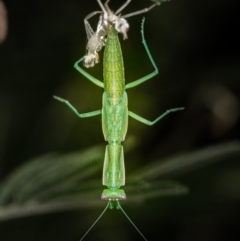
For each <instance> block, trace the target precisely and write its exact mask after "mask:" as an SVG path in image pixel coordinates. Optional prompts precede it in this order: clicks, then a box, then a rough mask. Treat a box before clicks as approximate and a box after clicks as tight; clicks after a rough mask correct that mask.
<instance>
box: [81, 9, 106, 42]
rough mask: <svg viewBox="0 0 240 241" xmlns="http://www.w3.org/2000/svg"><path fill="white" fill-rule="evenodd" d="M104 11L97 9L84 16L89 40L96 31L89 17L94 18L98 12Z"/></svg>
mask: <svg viewBox="0 0 240 241" xmlns="http://www.w3.org/2000/svg"><path fill="white" fill-rule="evenodd" d="M100 13H102V12H101V11H95V12H92V13H89V14H88V15H87V17H86V18H84V25H85V30H86V34H87V39H88V40H89V39H90V38H91V37H92V35H93V34H94V31H93V30H92V27H91V25H90V23H89V22H88V19H90V18H92V17H93V16H95V15H96V14H100Z"/></svg>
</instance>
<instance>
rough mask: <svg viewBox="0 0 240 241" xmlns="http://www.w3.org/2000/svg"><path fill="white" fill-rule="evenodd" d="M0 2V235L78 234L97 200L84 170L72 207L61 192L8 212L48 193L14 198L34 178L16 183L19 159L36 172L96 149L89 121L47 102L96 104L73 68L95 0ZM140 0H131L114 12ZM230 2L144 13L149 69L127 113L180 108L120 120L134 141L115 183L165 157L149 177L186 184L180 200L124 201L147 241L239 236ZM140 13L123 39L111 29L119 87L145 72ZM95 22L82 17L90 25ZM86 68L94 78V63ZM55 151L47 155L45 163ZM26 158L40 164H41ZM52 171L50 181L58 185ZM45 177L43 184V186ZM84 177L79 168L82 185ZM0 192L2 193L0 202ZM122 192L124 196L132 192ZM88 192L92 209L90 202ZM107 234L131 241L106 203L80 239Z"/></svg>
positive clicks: (235, 17)
mask: <svg viewBox="0 0 240 241" xmlns="http://www.w3.org/2000/svg"><path fill="white" fill-rule="evenodd" d="M123 2H124V1H123V0H121V1H120V0H112V1H111V2H110V7H111V9H113V10H116V9H118V7H119V6H120V5H121V4H122V3H123ZM4 3H5V5H6V8H7V11H8V24H9V26H8V36H7V38H6V40H5V41H4V42H3V43H2V44H1V45H0V180H1V184H2V185H1V189H0V192H1V193H0V205H1V206H0V207H1V208H0V240H1V241H2V240H3V241H5V240H6V241H8V240H18V241H21V240H24V241H28V240H29V241H30V240H31V241H32V240H34V241H36V240H45V241H48V240H51V241H54V240H58V241H61V240H62V241H65V240H68V241H70V240H79V239H80V237H81V236H82V235H83V234H84V232H85V231H86V230H87V229H88V227H90V226H91V224H92V223H93V222H94V220H95V219H96V217H97V216H98V215H99V214H100V212H101V210H103V208H104V206H105V204H104V203H103V202H101V201H99V202H98V200H99V198H100V194H101V191H102V188H103V187H102V184H101V171H99V172H98V173H96V176H94V178H95V179H96V183H97V185H98V186H99V188H100V189H99V191H98V195H97V196H96V197H95V196H94V197H90V196H87V197H88V198H85V199H83V198H82V197H81V192H80V195H78V198H76V196H74V198H75V199H74V200H75V201H76V200H79V202H81V205H80V206H76V205H75V206H74V205H71V200H72V199H71V195H70V196H68V194H67V193H68V191H66V193H65V196H64V198H66V199H67V200H68V204H67V205H66V206H61V207H60V208H57V210H54V208H53V209H51V208H50V210H47V211H46V210H43V211H41V209H40V211H38V212H32V213H31V212H30V213H24V212H23V214H22V215H18V212H19V210H25V208H28V207H30V206H31V205H33V204H34V205H35V204H38V205H39V206H40V207H41V204H46V203H48V202H49V200H48V199H40V198H39V199H38V198H37V197H35V198H34V196H31V195H30V196H27V197H26V198H22V199H21V198H18V197H17V196H15V194H16V192H19V193H20V192H21V188H24V187H25V185H29V184H31V185H32V186H31V188H32V190H36V189H35V182H34V178H33V179H28V178H26V180H25V183H22V184H21V185H20V183H19V182H18V183H19V186H18V187H16V186H14V185H15V184H14V183H17V181H15V182H14V181H13V180H14V178H16V177H17V173H18V172H19V170H27V169H21V168H24V167H28V165H32V167H33V166H34V168H36V169H35V171H36V170H39V173H40V169H37V167H36V165H35V164H29V163H31V162H32V163H35V162H33V161H36V158H40V157H43V162H45V163H48V161H49V163H50V162H51V160H50V159H51V156H50V157H49V156H48V155H49V153H58V157H59V158H61V157H62V156H64V155H70V156H71V153H73V154H74V153H79V151H84V150H88V148H90V147H93V146H97V145H99V144H100V145H101V144H104V145H105V144H106V143H105V142H104V140H103V135H102V130H101V118H100V117H93V118H89V119H78V118H77V117H76V116H75V115H74V114H73V113H72V112H71V111H69V109H68V108H66V106H64V105H63V104H61V103H60V102H57V101H56V100H54V99H53V98H52V96H53V95H57V96H61V97H63V98H66V99H68V100H69V101H70V102H71V103H72V104H73V105H74V106H75V107H76V108H77V109H78V110H79V112H81V113H83V112H88V111H93V110H97V109H100V108H101V104H102V99H101V98H102V89H101V88H98V87H97V86H95V85H93V84H92V83H91V82H89V81H88V80H86V78H84V77H83V76H81V75H80V74H79V73H78V72H77V71H76V70H75V69H74V68H73V64H74V63H75V61H76V60H78V59H79V58H80V57H81V56H83V55H84V54H85V46H86V34H85V29H84V24H83V19H84V17H85V16H86V15H87V14H89V13H90V12H92V11H95V10H99V6H98V4H97V2H96V1H95V0H85V1H83V0H69V1H64V0H58V1H46V0H43V1H35V0H31V1H30V0H25V1H16V0H11V1H4ZM150 4H151V3H150V2H149V1H148V0H141V1H139V0H132V2H131V4H130V5H129V6H128V7H127V9H125V10H124V12H123V14H124V13H130V12H133V11H136V10H139V9H142V8H145V7H147V6H149V5H150ZM239 9H240V3H239V1H237V0H225V1H224V0H222V1H217V0H201V1H193V0H181V1H180V0H178V1H177V0H172V1H171V2H167V3H164V4H162V5H161V6H160V7H157V8H155V9H153V10H152V11H151V12H149V13H146V14H144V16H145V17H146V21H145V37H146V40H147V43H148V46H149V48H150V51H151V52H152V55H153V58H154V60H155V61H156V64H157V66H158V68H159V75H158V76H156V77H154V78H153V79H152V80H150V81H148V82H146V83H144V84H142V85H141V86H138V87H136V88H133V89H130V90H129V91H128V96H129V109H130V110H132V111H133V112H135V113H137V114H139V115H141V116H143V117H145V118H147V119H150V120H154V119H155V118H156V117H157V116H158V115H160V114H161V113H163V112H164V111H165V110H167V109H170V108H173V107H181V106H184V107H185V110H184V111H182V112H178V113H174V114H171V115H169V116H168V117H166V118H165V119H164V120H162V121H161V122H159V123H157V124H156V125H155V126H153V127H148V126H145V125H143V124H141V123H139V122H137V121H135V120H133V119H131V118H130V119H129V130H128V134H127V138H126V143H127V141H128V138H129V139H131V138H133V139H134V140H135V141H134V144H131V145H132V146H131V145H130V144H129V145H130V146H131V148H130V147H129V151H128V152H127V153H126V155H125V160H126V180H127V183H126V188H127V185H128V176H129V177H130V178H131V175H132V174H131V173H134V171H135V170H136V169H141V171H140V172H141V173H142V175H143V178H144V175H145V174H146V173H147V168H148V165H152V168H153V170H154V169H157V168H158V167H159V166H160V165H162V163H170V167H171V171H164V169H163V171H162V173H161V171H159V173H158V174H156V178H153V179H154V181H156V180H157V181H161V180H165V179H168V180H174V181H178V182H180V183H182V184H183V185H184V186H186V187H188V188H189V193H188V195H183V196H178V197H176V196H169V197H166V196H164V197H162V196H161V195H157V194H156V195H155V196H154V195H153V196H152V197H151V198H147V196H144V195H145V194H146V193H144V191H142V192H140V193H139V197H138V198H136V199H135V200H133V201H131V202H129V203H128V201H126V202H124V204H123V205H124V209H125V211H126V212H127V213H128V214H129V216H130V217H131V218H132V219H133V221H134V222H135V224H136V225H137V226H138V227H139V229H140V230H141V232H142V233H143V234H144V235H145V236H146V237H147V239H148V240H149V241H150V240H168V241H171V240H175V241H176V240H178V241H181V240H184V241H188V240H189V241H190V240H191V241H192V240H194V241H198V240H204V241H210V240H211V241H212V240H213V241H215V240H219V241H223V240H228V241H229V240H236V239H237V237H239V233H240V232H239V224H240V218H239V215H240V208H239V201H240V188H239V186H240V162H239V161H240V144H239V143H238V140H239V126H240V123H239V104H240V102H239V101H240V98H239V96H240V83H239V81H240V60H239V52H240V51H239V42H240V38H239V35H238V32H239V22H240V21H239ZM142 17H143V16H135V17H132V18H129V19H128V22H129V24H130V30H129V33H128V37H129V38H128V39H127V40H125V41H123V40H122V36H121V35H119V38H120V41H121V45H122V51H123V57H124V63H125V77H126V78H125V79H126V83H129V82H131V81H133V80H136V79H138V78H140V77H142V76H144V75H146V74H148V73H150V72H151V71H152V70H153V68H152V66H151V64H150V61H149V59H148V58H147V55H146V52H145V50H144V48H143V46H142V44H141V35H140V25H141V21H142ZM97 20H98V18H97V17H96V18H94V19H92V21H91V24H92V26H93V29H95V26H96V24H97ZM102 55H103V51H101V52H100V56H101V58H102ZM87 71H88V72H89V73H91V74H92V75H93V76H95V77H97V78H98V79H100V80H102V59H101V62H100V63H99V64H98V65H97V66H96V67H94V68H93V69H89V70H87ZM127 145H128V144H126V146H127ZM103 154H104V149H102V150H101V153H100V154H98V153H97V152H96V155H100V157H101V158H100V159H101V161H102V156H103ZM79 155H81V153H80V154H79ZM94 155H95V154H94ZM58 157H56V156H54V158H55V162H54V167H56V168H57V167H58V163H59V162H58ZM178 157H179V158H178ZM180 157H181V158H180ZM94 158H95V157H94ZM67 159H68V156H67V158H66V160H65V162H64V163H65V164H66V165H67V163H68V160H67ZM187 160H188V161H187ZM36 163H38V164H37V165H40V164H39V163H41V160H40V159H39V160H38V161H36ZM172 163H173V164H172ZM49 165H50V164H49ZM51 165H52V164H51ZM100 166H102V163H100ZM145 167H146V168H145ZM65 168H67V167H65ZM46 169H48V166H47V165H46ZM46 169H45V170H46ZM26 172H27V171H26ZM30 172H31V170H29V169H28V173H30ZM56 172H57V171H56ZM56 172H55V171H54V170H53V172H52V175H51V174H50V176H51V177H52V180H53V183H55V184H56V185H57V179H54V174H56ZM83 173H84V171H83ZM21 175H23V176H24V175H25V174H21ZM26 175H27V174H26ZM34 175H35V174H32V176H34ZM146 175H147V174H146ZM148 175H150V174H148ZM46 176H47V177H49V175H47V174H46ZM44 178H45V177H44V176H43V177H42V179H41V185H42V186H41V188H42V189H45V188H47V184H46V185H45V186H44V182H45V179H44ZM68 178H71V177H70V176H69V177H68ZM146 179H147V178H146ZM15 180H18V179H15ZM19 180H21V179H19ZM91 180H92V177H91V175H90V174H89V176H88V178H87V180H86V182H85V183H86V185H87V184H88V183H90V182H91ZM63 183H64V182H63ZM10 184H11V185H12V186H11V185H10ZM94 185H95V184H94ZM13 186H14V187H13ZM52 187H53V190H54V185H53V186H52ZM7 188H9V189H8V190H10V189H11V188H12V189H11V190H10V191H9V193H10V194H8V195H7V194H4V195H5V196H4V198H3V193H4V192H5V193H6V190H7ZM71 188H72V187H71ZM71 188H70V189H71ZM89 188H90V189H91V187H90V186H89ZM156 193H157V191H156ZM35 194H36V193H35ZM1 195H2V197H1ZM127 195H128V197H130V200H131V191H129V192H128V193H127ZM1 198H2V199H1ZM91 199H94V200H96V201H97V203H98V204H96V205H95V204H91ZM140 199H141V200H144V201H145V202H143V201H142V202H140V201H139V200H140ZM1 200H3V201H2V202H1ZM56 200H57V201H58V199H57V198H55V199H54V201H56ZM59 200H60V201H61V203H64V199H59ZM54 201H53V202H52V203H53V204H54ZM75 204H76V202H75ZM90 204H91V205H90ZM53 206H54V205H53ZM53 206H51V207H53ZM16 207H17V209H14V208H16ZM16 210H17V211H16ZM15 212H16V213H15ZM234 235H236V238H234ZM107 239H108V240H115V241H117V240H140V239H141V237H140V236H139V234H137V232H136V231H135V230H134V229H133V227H132V226H131V224H130V223H129V222H128V221H127V219H126V218H124V216H123V215H122V214H121V213H120V211H115V210H114V211H107V213H106V214H105V215H104V217H103V218H102V219H101V221H100V222H99V223H98V224H97V226H96V227H95V228H94V229H93V230H92V231H91V233H89V235H88V236H87V237H86V239H85V240H99V241H100V240H107Z"/></svg>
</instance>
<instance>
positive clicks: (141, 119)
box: [128, 107, 184, 126]
mask: <svg viewBox="0 0 240 241" xmlns="http://www.w3.org/2000/svg"><path fill="white" fill-rule="evenodd" d="M180 110H184V107H179V108H173V109H170V110H167V111H165V112H164V113H163V114H162V115H160V116H159V117H158V118H156V119H155V120H154V121H149V120H147V119H145V118H143V117H141V116H139V115H137V114H135V113H133V112H131V111H128V115H129V116H131V117H132V118H134V119H135V120H137V121H139V122H142V123H143V124H146V125H148V126H152V125H154V124H156V123H157V122H158V121H160V120H161V119H163V118H164V117H165V116H167V115H168V114H170V113H172V112H175V111H180Z"/></svg>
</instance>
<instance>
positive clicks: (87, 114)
mask: <svg viewBox="0 0 240 241" xmlns="http://www.w3.org/2000/svg"><path fill="white" fill-rule="evenodd" d="M53 98H54V99H56V100H58V101H60V102H63V103H64V104H66V105H67V106H68V107H69V108H70V109H71V110H72V111H73V112H74V113H75V114H76V115H77V116H78V117H79V118H87V117H92V116H95V115H100V114H101V113H102V110H95V111H91V112H87V113H83V114H80V113H78V111H77V110H76V109H75V107H73V106H72V105H71V103H70V102H69V101H68V100H65V99H62V98H60V97H57V96H53Z"/></svg>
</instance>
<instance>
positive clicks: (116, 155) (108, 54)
mask: <svg viewBox="0 0 240 241" xmlns="http://www.w3.org/2000/svg"><path fill="white" fill-rule="evenodd" d="M154 1H156V0H154ZM143 23H144V21H143ZM143 23H142V29H141V33H142V42H143V45H144V47H145V50H146V52H147V55H148V57H149V59H150V61H151V63H152V65H153V67H154V71H153V72H152V73H150V74H148V75H146V76H144V77H142V78H140V79H138V80H135V81H133V82H131V83H128V84H127V85H125V79H124V66H123V57H122V51H121V46H120V43H119V39H118V33H117V31H116V30H115V29H114V27H111V28H110V30H109V32H108V37H107V41H106V45H105V50H104V60H103V66H104V71H103V76H104V82H102V81H100V80H98V79H96V78H94V77H93V76H91V75H90V74H88V73H87V72H86V71H85V70H84V69H82V68H81V67H80V66H79V63H80V62H82V61H83V60H84V57H82V58H81V59H79V60H78V61H77V62H76V63H75V64H74V67H75V68H76V69H77V70H78V71H79V72H80V73H81V74H82V75H84V76H85V77H86V78H87V79H88V80H90V81H91V82H93V83H94V84H95V85H97V86H99V87H101V88H104V93H103V106H102V109H100V110H96V111H92V112H88V113H83V114H80V113H78V111H77V110H76V109H75V108H74V107H73V106H72V105H71V104H70V103H69V101H67V100H65V99H62V98H59V97H56V96H55V97H54V98H55V99H57V100H59V101H61V102H63V103H65V104H66V105H67V106H68V107H69V108H70V109H71V110H72V111H73V112H74V113H75V114H76V115H77V116H78V117H80V118H86V117H92V116H96V115H102V130H103V135H104V138H105V140H106V141H108V145H107V146H106V151H105V158H104V164H103V178H102V181H103V185H104V186H107V189H104V191H103V193H102V196H101V199H103V200H108V201H110V203H112V202H111V201H118V200H124V199H126V195H125V193H124V191H123V190H122V189H121V186H124V185H125V167H124V154H123V146H122V144H121V142H122V141H124V139H125V136H126V133H127V127H128V116H131V117H132V118H134V119H135V120H137V121H140V122H142V123H143V124H146V125H149V126H152V125H154V124H155V123H156V122H158V121H159V120H161V119H162V118H164V117H165V116H166V115H168V114H169V113H171V112H175V111H178V110H183V109H184V108H174V109H170V110H167V111H166V112H164V113H163V114H162V115H160V116H159V117H158V118H156V119H155V120H154V121H149V120H147V119H144V118H143V117H141V116H139V115H137V114H135V113H133V112H131V111H129V110H128V101H127V93H126V91H125V90H126V89H129V88H133V87H135V86H138V85H140V84H142V83H143V82H145V81H147V80H149V79H151V78H152V77H154V76H155V75H157V74H158V68H157V66H156V64H155V62H154V60H153V58H152V56H151V54H150V51H149V49H148V47H147V44H146V41H145V39H144V32H143ZM117 203H118V202H117Z"/></svg>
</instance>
